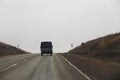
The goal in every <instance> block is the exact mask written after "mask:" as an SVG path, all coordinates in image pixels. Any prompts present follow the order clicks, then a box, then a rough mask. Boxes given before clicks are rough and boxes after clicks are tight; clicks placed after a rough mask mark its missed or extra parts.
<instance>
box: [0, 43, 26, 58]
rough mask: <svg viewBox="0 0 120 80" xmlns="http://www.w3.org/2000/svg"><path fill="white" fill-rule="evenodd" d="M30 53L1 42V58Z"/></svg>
mask: <svg viewBox="0 0 120 80" xmlns="http://www.w3.org/2000/svg"><path fill="white" fill-rule="evenodd" d="M26 53H28V52H26V51H23V50H21V49H18V48H16V47H13V46H11V45H7V44H5V43H2V42H0V56H6V55H15V54H26Z"/></svg>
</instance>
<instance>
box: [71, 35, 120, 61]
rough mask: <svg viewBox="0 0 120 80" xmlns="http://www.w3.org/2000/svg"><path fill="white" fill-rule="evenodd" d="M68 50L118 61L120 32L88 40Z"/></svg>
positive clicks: (119, 56) (119, 55) (119, 58)
mask: <svg viewBox="0 0 120 80" xmlns="http://www.w3.org/2000/svg"><path fill="white" fill-rule="evenodd" d="M69 52H70V53H77V54H81V55H85V56H91V57H96V58H101V59H107V58H109V59H108V60H115V61H117V62H120V33H116V34H111V35H108V36H105V37H101V38H98V39H95V40H91V41H88V42H86V43H84V44H82V45H80V46H78V47H76V48H74V49H73V50H70V51H69ZM115 58H116V59H115Z"/></svg>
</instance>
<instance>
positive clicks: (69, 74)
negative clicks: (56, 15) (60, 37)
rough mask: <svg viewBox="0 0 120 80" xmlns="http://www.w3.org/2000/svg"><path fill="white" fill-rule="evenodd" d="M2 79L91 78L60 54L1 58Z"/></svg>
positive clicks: (0, 75) (0, 73)
mask: <svg viewBox="0 0 120 80" xmlns="http://www.w3.org/2000/svg"><path fill="white" fill-rule="evenodd" d="M0 80H89V79H87V78H86V76H84V75H83V74H81V73H80V72H79V71H78V70H76V69H75V68H74V67H73V66H71V65H70V64H69V63H68V62H67V61H66V60H65V59H64V58H63V57H61V56H60V55H58V54H54V55H53V56H48V55H45V56H40V55H33V54H25V55H16V56H9V57H4V58H1V59H0Z"/></svg>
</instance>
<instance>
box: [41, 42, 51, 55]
mask: <svg viewBox="0 0 120 80" xmlns="http://www.w3.org/2000/svg"><path fill="white" fill-rule="evenodd" d="M40 48H41V55H42V56H43V54H50V55H51V56H52V54H53V45H52V42H50V41H47V42H41V46H40Z"/></svg>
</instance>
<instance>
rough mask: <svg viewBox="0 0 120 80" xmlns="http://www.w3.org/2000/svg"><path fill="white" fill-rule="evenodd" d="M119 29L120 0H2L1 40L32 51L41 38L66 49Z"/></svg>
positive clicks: (0, 11) (0, 3) (35, 50)
mask: <svg viewBox="0 0 120 80" xmlns="http://www.w3.org/2000/svg"><path fill="white" fill-rule="evenodd" d="M116 32H120V0H0V41H1V42H4V43H7V44H11V45H13V46H16V45H17V44H19V45H20V48H21V49H24V50H27V51H29V52H39V46H40V42H41V41H52V42H53V45H54V51H55V52H66V51H68V50H70V49H71V47H70V45H71V44H72V43H73V45H74V47H76V46H78V45H80V44H81V42H86V41H89V40H92V39H95V38H97V37H101V36H104V35H108V34H111V33H116Z"/></svg>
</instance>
